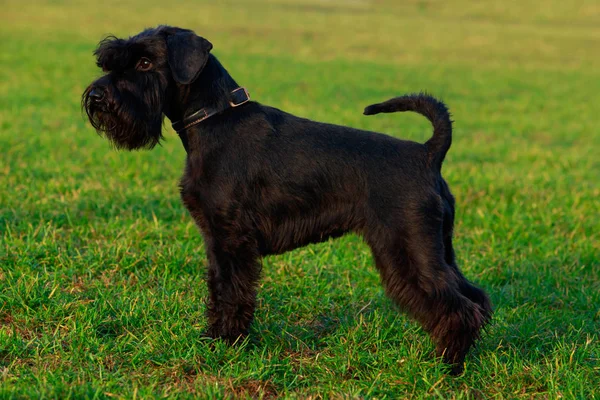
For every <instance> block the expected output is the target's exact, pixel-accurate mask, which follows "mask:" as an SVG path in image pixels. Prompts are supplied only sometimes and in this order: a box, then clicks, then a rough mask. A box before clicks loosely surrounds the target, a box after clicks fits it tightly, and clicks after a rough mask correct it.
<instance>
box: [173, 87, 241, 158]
mask: <svg viewBox="0 0 600 400" xmlns="http://www.w3.org/2000/svg"><path fill="white" fill-rule="evenodd" d="M228 100H229V101H228V105H227V107H224V108H212V107H205V108H201V109H199V110H198V111H196V112H195V113H193V114H192V115H190V116H189V117H186V118H184V119H182V120H180V121H175V122H173V123H172V124H171V126H172V127H173V129H175V132H177V134H178V135H179V136H181V134H182V133H183V132H184V131H185V130H186V129H187V128H189V127H191V126H194V125H197V124H199V123H200V122H202V121H204V120H206V119H208V118H210V117H212V116H213V115H215V114H218V113H220V112H223V111H225V110H227V109H228V108H232V107H239V106H241V105H242V104H245V103H247V102H249V101H250V94H249V93H248V91H247V90H246V88H243V87H239V88H237V89H234V90H232V91H231V93H229V99H228ZM186 150H187V149H186Z"/></svg>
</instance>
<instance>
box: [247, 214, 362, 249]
mask: <svg viewBox="0 0 600 400" xmlns="http://www.w3.org/2000/svg"><path fill="white" fill-rule="evenodd" d="M359 220H360V219H359V218H357V214H356V213H355V212H353V211H352V210H350V209H349V207H343V206H340V207H338V208H334V209H328V210H312V211H309V212H307V213H298V214H290V213H286V214H279V215H271V216H265V218H260V219H259V221H260V222H259V223H258V226H257V228H258V235H257V236H258V238H257V239H258V244H259V249H260V252H261V254H262V255H269V254H281V253H284V252H286V251H290V250H294V249H297V248H299V247H303V246H306V245H308V244H311V243H319V242H323V241H325V240H327V239H329V238H336V237H340V236H342V235H344V234H345V233H348V232H350V231H356V230H359V229H360V221H359Z"/></svg>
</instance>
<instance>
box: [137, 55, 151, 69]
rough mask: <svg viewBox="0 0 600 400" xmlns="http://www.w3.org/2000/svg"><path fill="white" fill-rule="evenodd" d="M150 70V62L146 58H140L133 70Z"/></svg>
mask: <svg viewBox="0 0 600 400" xmlns="http://www.w3.org/2000/svg"><path fill="white" fill-rule="evenodd" d="M150 68H152V62H151V61H150V60H148V59H147V58H146V57H142V58H140V61H138V63H137V65H136V66H135V69H137V70H138V71H148V70H149V69H150Z"/></svg>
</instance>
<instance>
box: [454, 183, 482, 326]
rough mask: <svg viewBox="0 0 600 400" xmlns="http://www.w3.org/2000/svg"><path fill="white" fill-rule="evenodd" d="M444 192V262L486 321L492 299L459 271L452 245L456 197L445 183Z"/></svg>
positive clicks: (463, 292) (462, 290) (461, 289)
mask: <svg viewBox="0 0 600 400" xmlns="http://www.w3.org/2000/svg"><path fill="white" fill-rule="evenodd" d="M443 189H444V190H443V192H442V199H443V206H444V207H443V208H444V216H443V238H444V260H445V261H446V264H448V265H449V266H450V267H451V268H452V269H453V270H454V271H455V273H456V274H457V275H459V289H460V292H461V293H462V294H463V296H465V297H467V298H468V299H470V300H471V301H473V302H475V303H477V304H479V306H480V307H481V308H482V310H483V311H484V316H485V318H486V321H487V320H489V319H490V318H491V315H492V305H491V302H490V299H489V298H488V296H487V294H486V293H485V292H484V291H483V290H482V289H480V288H478V287H477V286H475V285H473V284H472V283H471V282H469V281H468V280H467V279H466V278H465V277H464V276H463V275H462V273H461V272H460V270H459V269H458V265H457V264H456V255H455V253H454V247H453V245H452V236H453V230H454V215H455V212H454V210H455V208H454V197H453V196H452V194H451V193H450V191H449V190H448V187H447V186H446V184H445V182H444V186H443Z"/></svg>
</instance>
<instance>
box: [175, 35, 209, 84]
mask: <svg viewBox="0 0 600 400" xmlns="http://www.w3.org/2000/svg"><path fill="white" fill-rule="evenodd" d="M211 49H212V43H211V42H209V41H208V40H206V39H204V38H203V37H200V36H198V35H196V34H195V33H194V32H192V31H182V32H177V33H175V34H172V35H169V36H167V51H168V56H169V66H170V67H171V72H172V73H173V77H174V78H175V80H176V81H177V82H178V83H182V84H184V85H188V84H190V83H192V82H194V81H195V80H196V78H198V75H200V72H202V69H204V66H205V65H206V62H207V61H208V53H209V52H210V50H211Z"/></svg>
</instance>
